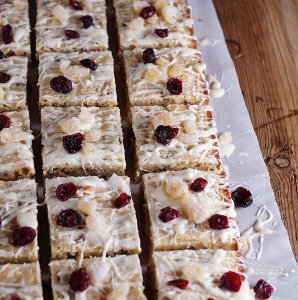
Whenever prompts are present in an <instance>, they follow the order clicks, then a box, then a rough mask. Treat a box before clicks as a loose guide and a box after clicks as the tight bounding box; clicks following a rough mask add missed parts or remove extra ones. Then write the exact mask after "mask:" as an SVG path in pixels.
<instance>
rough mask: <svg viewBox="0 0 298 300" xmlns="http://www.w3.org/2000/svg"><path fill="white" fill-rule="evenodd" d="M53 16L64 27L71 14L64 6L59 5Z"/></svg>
mask: <svg viewBox="0 0 298 300" xmlns="http://www.w3.org/2000/svg"><path fill="white" fill-rule="evenodd" d="M53 16H54V17H55V18H56V19H57V20H59V22H60V23H61V25H62V26H65V25H67V21H68V18H69V14H68V12H67V10H66V9H65V8H64V7H63V6H62V5H60V4H58V5H56V6H55V7H54V8H53Z"/></svg>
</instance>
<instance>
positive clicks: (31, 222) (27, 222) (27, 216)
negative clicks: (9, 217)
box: [17, 211, 37, 229]
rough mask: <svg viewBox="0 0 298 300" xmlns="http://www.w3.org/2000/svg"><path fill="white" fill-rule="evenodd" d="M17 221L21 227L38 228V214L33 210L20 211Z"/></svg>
mask: <svg viewBox="0 0 298 300" xmlns="http://www.w3.org/2000/svg"><path fill="white" fill-rule="evenodd" d="M17 223H18V224H19V226H20V227H23V226H29V227H32V228H34V229H36V228H37V219H36V215H35V213H34V212H32V211H28V212H19V213H18V214H17Z"/></svg>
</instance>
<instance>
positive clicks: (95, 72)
mask: <svg viewBox="0 0 298 300" xmlns="http://www.w3.org/2000/svg"><path fill="white" fill-rule="evenodd" d="M39 62H40V64H39V83H38V85H39V92H40V93H39V94H40V100H39V101H40V104H41V106H45V105H51V106H74V105H78V106H81V105H86V106H107V107H112V106H117V95H116V86H115V78H114V63H113V57H112V53H111V52H110V51H102V52H88V53H85V52H84V53H79V52H72V53H67V54H66V53H59V52H57V53H52V52H47V53H43V54H41V55H40V57H39Z"/></svg>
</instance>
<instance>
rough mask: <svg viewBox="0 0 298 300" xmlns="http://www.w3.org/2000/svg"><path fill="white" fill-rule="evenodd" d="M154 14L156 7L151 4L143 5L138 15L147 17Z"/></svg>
mask: <svg viewBox="0 0 298 300" xmlns="http://www.w3.org/2000/svg"><path fill="white" fill-rule="evenodd" d="M155 14H156V9H155V7H154V6H153V5H150V6H147V7H144V8H143V9H142V10H141V12H140V17H142V18H143V19H148V18H150V17H152V16H153V15H155Z"/></svg>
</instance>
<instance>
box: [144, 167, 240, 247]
mask: <svg viewBox="0 0 298 300" xmlns="http://www.w3.org/2000/svg"><path fill="white" fill-rule="evenodd" d="M199 177H201V178H204V179H205V180H207V182H208V184H207V186H206V188H205V189H204V191H202V192H199V193H196V192H192V191H190V190H189V185H190V184H191V183H192V182H193V181H194V180H195V179H197V178H199ZM143 180H144V190H145V191H144V193H145V199H146V201H147V207H148V211H149V218H150V224H151V227H150V229H151V235H152V237H153V243H154V247H155V248H158V247H161V248H162V247H168V246H170V247H171V248H172V249H173V248H175V247H176V248H177V247H179V245H185V244H189V245H190V246H195V245H196V243H197V242H198V241H200V242H201V243H202V244H204V245H205V246H207V247H214V245H215V244H216V243H223V244H226V246H228V247H229V246H230V244H232V243H234V244H235V242H236V241H237V240H238V239H239V231H238V228H237V224H236V222H235V218H236V213H235V210H234V203H233V201H232V200H231V199H230V193H229V187H228V183H227V178H226V177H224V176H223V175H222V176H220V174H215V173H211V172H203V171H199V170H193V169H187V170H183V171H172V172H163V173H157V174H156V173H154V174H146V175H144V177H143ZM171 183H172V184H173V187H172V188H171V185H170V184H171ZM184 186H185V188H184ZM167 206H169V207H172V208H175V209H177V210H179V211H181V212H182V217H179V218H177V219H174V220H172V221H170V222H167V223H164V222H162V221H161V220H160V219H159V218H158V215H159V213H160V210H161V209H163V208H164V207H167ZM190 212H191V215H190ZM192 214H193V215H194V216H196V218H195V219H192V220H191V219H190V216H192ZM215 214H221V215H225V216H228V217H229V218H230V221H229V222H230V228H228V229H224V230H212V229H210V228H209V225H208V221H207V220H208V219H209V218H210V217H211V216H213V215H215Z"/></svg>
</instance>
